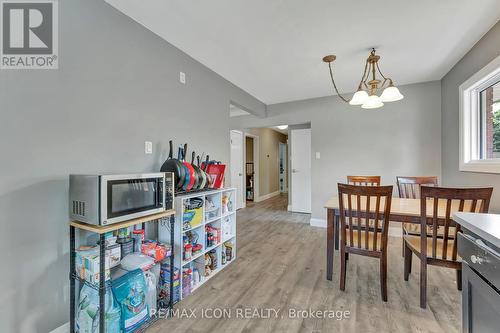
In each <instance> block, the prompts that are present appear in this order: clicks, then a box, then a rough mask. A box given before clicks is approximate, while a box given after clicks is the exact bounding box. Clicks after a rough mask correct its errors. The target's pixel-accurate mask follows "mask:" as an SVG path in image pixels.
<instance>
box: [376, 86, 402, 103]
mask: <svg viewBox="0 0 500 333" xmlns="http://www.w3.org/2000/svg"><path fill="white" fill-rule="evenodd" d="M403 98H404V96H403V95H401V93H400V92H399V89H398V88H396V87H394V86H391V87H387V88H385V89H384V91H383V92H382V95H380V99H381V100H382V102H396V101H399V100H401V99H403Z"/></svg>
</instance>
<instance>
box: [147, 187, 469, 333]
mask: <svg viewBox="0 0 500 333" xmlns="http://www.w3.org/2000/svg"><path fill="white" fill-rule="evenodd" d="M286 200H287V199H286V197H285V196H283V195H282V196H279V197H275V198H272V199H269V200H266V201H263V202H260V203H255V204H254V205H253V207H251V208H247V209H242V210H240V211H238V219H237V223H238V230H237V236H238V249H237V250H238V252H237V259H236V261H235V262H234V263H232V264H231V265H230V266H228V267H227V268H226V269H225V270H224V271H222V272H221V273H219V274H218V275H217V276H214V277H213V278H212V279H211V280H210V281H208V282H207V283H206V284H205V285H203V286H202V287H200V288H199V289H198V290H196V291H195V292H194V294H193V295H191V296H189V297H188V298H187V299H185V300H183V301H182V302H180V303H178V304H177V305H176V309H178V310H179V313H178V317H180V318H171V319H165V320H161V321H159V322H157V323H156V324H155V325H154V326H152V327H151V328H150V329H149V330H148V332H151V333H152V332H168V331H175V332H363V333H365V332H366V333H368V332H376V333H383V332H435V333H438V332H441V333H453V332H458V331H459V329H460V326H461V310H460V309H461V295H460V292H459V291H457V289H456V284H455V272H454V271H453V270H448V269H444V268H439V267H432V266H431V267H429V268H428V306H427V309H425V310H423V309H421V308H420V307H419V267H418V262H419V261H418V259H417V258H414V259H413V267H412V275H411V276H410V280H409V281H408V282H405V281H404V280H403V258H402V257H401V240H400V239H399V238H393V237H391V238H390V244H389V265H388V302H387V303H384V302H383V301H382V300H381V297H380V284H379V262H378V260H376V259H370V258H366V257H361V256H356V255H351V256H350V259H349V261H348V271H347V282H346V291H345V292H342V291H340V290H339V270H338V268H339V263H340V262H339V258H338V252H337V251H336V252H335V255H336V257H335V264H334V265H335V266H334V275H333V281H327V280H326V278H325V276H326V274H325V264H326V255H325V252H326V251H325V248H326V229H322V228H313V227H311V226H309V224H308V223H309V218H310V216H309V215H307V214H294V213H289V212H287V211H286V207H287V202H286ZM213 309H221V310H213ZM255 309H257V310H255ZM309 309H311V310H314V311H316V310H320V311H327V312H324V313H325V314H326V315H327V316H332V315H335V314H336V318H337V319H335V318H327V319H319V318H307V317H308V316H309V313H307V315H305V313H303V314H304V315H303V316H302V317H301V318H294V317H292V316H290V315H293V314H294V311H295V313H297V311H300V310H305V311H308V310H309ZM219 311H221V312H219ZM222 311H225V312H224V313H222ZM256 311H257V312H256ZM274 311H279V312H278V315H277V318H275V312H274ZM333 311H338V312H336V313H335V312H333ZM345 311H349V318H345V319H342V320H339V319H338V317H339V316H340V315H344V316H346V313H345ZM222 314H224V315H222ZM245 314H247V315H249V316H246V315H245ZM214 315H217V317H219V315H221V316H222V318H217V319H216V318H210V317H212V316H214ZM188 316H191V317H190V318H187V317H188ZM259 316H260V317H261V318H259ZM207 317H208V318H207ZM229 317H230V318H229ZM242 317H244V318H242ZM252 317H253V318H252ZM265 317H270V318H265ZM304 317H306V318H304Z"/></svg>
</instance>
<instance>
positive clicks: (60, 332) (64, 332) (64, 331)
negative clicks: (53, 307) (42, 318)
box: [49, 322, 69, 333]
mask: <svg viewBox="0 0 500 333" xmlns="http://www.w3.org/2000/svg"><path fill="white" fill-rule="evenodd" d="M49 333H69V322H67V323H66V324H64V325H62V326H59V327H58V328H56V329H55V330H53V331H50V332H49Z"/></svg>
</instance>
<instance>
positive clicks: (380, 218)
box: [338, 184, 393, 252]
mask: <svg viewBox="0 0 500 333" xmlns="http://www.w3.org/2000/svg"><path fill="white" fill-rule="evenodd" d="M392 188H393V187H392V186H357V185H348V184H338V191H339V206H340V224H341V230H340V231H341V235H342V246H345V247H350V248H356V249H357V250H361V251H363V252H382V251H383V250H384V251H385V249H386V248H387V238H388V230H389V215H390V209H391V197H392ZM347 232H349V237H348V238H347V237H346V236H347ZM354 232H356V235H354ZM372 237H373V240H372V241H370V240H371V239H372ZM377 238H380V239H379V240H377Z"/></svg>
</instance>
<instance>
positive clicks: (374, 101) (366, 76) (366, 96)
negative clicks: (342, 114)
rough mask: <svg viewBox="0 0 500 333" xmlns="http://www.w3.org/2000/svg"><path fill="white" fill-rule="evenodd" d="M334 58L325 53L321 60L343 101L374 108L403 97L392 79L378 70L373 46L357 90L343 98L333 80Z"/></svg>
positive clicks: (377, 57)
mask: <svg viewBox="0 0 500 333" xmlns="http://www.w3.org/2000/svg"><path fill="white" fill-rule="evenodd" d="M335 59H337V57H336V56H335V55H327V56H326V57H324V58H323V61H324V62H326V63H327V64H328V68H329V69H330V78H331V79H332V84H333V88H334V89H335V91H336V92H337V95H338V96H339V97H340V98H341V99H342V100H343V101H344V102H346V103H349V104H351V105H361V107H362V108H363V109H376V108H380V107H382V106H384V103H385V102H395V101H399V100H401V99H403V97H404V96H403V95H402V94H401V93H400V92H399V89H398V88H396V87H395V86H394V83H393V81H392V79H391V78H388V77H385V76H384V74H382V72H381V71H380V67H379V66H378V61H379V60H380V56H378V55H376V54H375V49H374V48H373V49H372V51H371V52H370V56H369V57H368V58H367V59H366V63H365V71H364V73H363V76H362V77H361V81H360V82H359V85H358V90H357V91H356V92H355V93H354V95H353V96H352V98H351V99H350V100H348V99H346V98H344V97H343V96H342V95H341V94H340V93H339V91H338V89H337V85H336V84H335V80H334V79H333V72H332V62H334V61H335ZM377 73H378V74H379V75H380V76H381V78H380V79H377V76H376V75H377ZM379 91H382V94H381V95H380V97H379V96H378V95H377V92H379Z"/></svg>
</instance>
